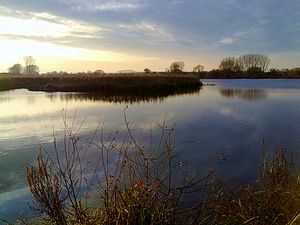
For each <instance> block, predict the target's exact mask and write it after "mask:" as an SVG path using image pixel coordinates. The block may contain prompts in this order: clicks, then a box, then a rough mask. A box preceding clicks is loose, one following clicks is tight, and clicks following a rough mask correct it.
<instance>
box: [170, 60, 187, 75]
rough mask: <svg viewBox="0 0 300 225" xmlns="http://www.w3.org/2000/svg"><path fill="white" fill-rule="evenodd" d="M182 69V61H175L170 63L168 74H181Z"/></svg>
mask: <svg viewBox="0 0 300 225" xmlns="http://www.w3.org/2000/svg"><path fill="white" fill-rule="evenodd" d="M183 69H184V62H183V61H176V62H172V63H171V65H170V72H171V73H182V72H183Z"/></svg>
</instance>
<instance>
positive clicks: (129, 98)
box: [47, 87, 201, 104]
mask: <svg viewBox="0 0 300 225" xmlns="http://www.w3.org/2000/svg"><path fill="white" fill-rule="evenodd" d="M200 90H201V88H200V87H196V88H186V89H184V90H180V91H176V92H169V91H160V92H156V93H147V94H145V93H142V94H140V95H139V94H136V95H132V94H130V95H129V94H123V95H120V94H116V95H111V94H99V93H95V92H93V93H60V94H59V95H56V94H51V95H47V97H48V98H50V99H51V100H54V101H55V100H56V99H57V98H59V99H60V100H61V101H70V100H75V101H79V102H86V101H91V102H97V101H103V102H109V103H126V104H132V103H148V102H152V103H161V102H163V101H164V99H166V98H167V97H170V96H178V95H182V94H186V95H195V94H198V93H199V91H200Z"/></svg>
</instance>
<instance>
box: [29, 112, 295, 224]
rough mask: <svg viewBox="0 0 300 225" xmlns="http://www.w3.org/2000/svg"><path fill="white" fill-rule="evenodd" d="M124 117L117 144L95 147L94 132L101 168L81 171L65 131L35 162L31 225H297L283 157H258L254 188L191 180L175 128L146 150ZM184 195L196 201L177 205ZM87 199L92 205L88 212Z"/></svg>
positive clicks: (291, 171)
mask: <svg viewBox="0 0 300 225" xmlns="http://www.w3.org/2000/svg"><path fill="white" fill-rule="evenodd" d="M124 115H125V121H126V127H127V136H126V138H125V139H124V141H123V142H122V143H120V142H118V141H117V138H116V137H117V134H116V135H112V136H110V138H109V139H105V140H104V136H103V135H102V133H101V134H100V136H99V138H100V139H99V140H98V139H97V134H96V133H97V132H95V134H94V135H93V137H92V138H91V140H89V141H88V143H89V145H88V146H90V145H93V146H96V153H97V154H96V155H93V159H94V160H95V162H98V163H96V164H92V163H91V162H90V161H89V163H90V164H89V166H91V165H94V167H95V169H94V170H90V168H89V169H88V168H87V167H86V162H85V157H86V154H87V151H88V148H86V145H81V144H80V141H79V140H80V139H79V138H78V137H77V136H76V133H73V131H72V129H73V128H69V127H68V126H67V125H66V130H65V135H64V137H65V138H64V145H63V148H62V149H61V148H60V147H59V146H58V143H56V141H54V155H52V156H49V155H48V157H46V158H45V156H43V155H42V154H39V156H38V158H37V165H35V166H28V170H27V179H28V183H29V187H30V191H31V193H32V196H33V199H34V201H35V207H36V209H37V210H39V211H40V212H41V213H42V214H43V215H44V216H45V217H44V219H41V220H40V221H38V222H35V223H36V224H49V225H50V224H57V225H58V224H59V225H69V224H91V225H92V224H99V225H102V224H103V225H104V224H105V225H110V224H133V225H134V224H136V225H138V224H149V225H150V224H220V225H221V224H226V225H227V224H228V225H229V224H232V225H234V224H251V225H271V224H272V225H295V224H300V184H299V181H298V173H297V171H296V168H295V165H294V164H293V159H292V156H289V157H288V156H287V153H286V152H285V150H284V149H281V150H280V151H279V153H278V155H273V156H272V157H268V156H266V155H265V154H263V158H262V162H261V164H260V165H259V166H258V172H259V179H258V180H257V181H256V182H254V183H253V184H250V185H248V186H241V187H237V188H229V187H228V186H227V185H225V184H224V183H223V182H222V181H221V180H220V179H218V177H217V176H216V175H215V174H214V173H212V172H208V173H205V172H203V171H202V173H199V174H197V175H193V176H191V175H189V174H188V171H186V170H185V168H184V164H183V163H182V162H180V161H176V159H175V155H174V154H175V149H176V146H177V145H175V144H174V141H173V138H172V134H173V129H174V128H173V127H167V126H166V125H165V124H163V125H162V126H161V127H162V133H161V136H160V139H159V140H158V141H154V140H153V139H151V141H150V142H151V144H150V145H149V146H143V145H141V144H139V142H138V140H136V139H135V137H134V136H133V135H132V132H131V129H130V127H129V123H128V122H127V119H126V114H124ZM154 143H157V145H154ZM116 156H117V159H118V160H117V162H116V163H115V164H114V166H113V168H112V167H111V166H110V161H111V158H116ZM87 169H88V171H90V172H91V171H94V172H93V173H92V175H91V176H86V174H87V171H86V170H87ZM99 173H102V174H103V177H102V178H101V176H100V175H99ZM87 187H90V189H89V188H87ZM88 190H89V191H88ZM92 190H93V193H91V192H90V191H92ZM187 193H189V194H190V193H194V196H195V198H194V200H195V202H196V203H195V204H192V205H189V206H186V205H183V204H182V203H183V201H182V200H183V198H184V196H185V194H187ZM197 196H201V197H199V198H198V199H197ZM90 199H93V200H94V201H95V200H96V202H97V204H96V205H93V206H91V205H89V204H87V202H88V201H89V200H90ZM28 224H33V223H28Z"/></svg>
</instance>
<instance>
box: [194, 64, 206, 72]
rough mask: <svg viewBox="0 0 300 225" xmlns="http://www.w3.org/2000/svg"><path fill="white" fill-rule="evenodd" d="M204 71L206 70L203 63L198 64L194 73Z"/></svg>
mask: <svg viewBox="0 0 300 225" xmlns="http://www.w3.org/2000/svg"><path fill="white" fill-rule="evenodd" d="M203 71H204V66H202V65H197V66H195V67H194V69H193V72H194V73H200V72H203Z"/></svg>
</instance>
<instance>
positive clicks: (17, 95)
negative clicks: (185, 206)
mask: <svg viewBox="0 0 300 225" xmlns="http://www.w3.org/2000/svg"><path fill="white" fill-rule="evenodd" d="M203 82H204V84H212V83H214V84H215V85H205V86H203V87H202V88H201V90H200V91H198V92H195V93H189V94H182V95H173V96H162V97H156V98H155V97H153V98H133V99H131V98H129V97H126V98H122V97H107V96H106V97H100V96H97V95H89V94H79V93H45V92H30V91H28V90H25V89H19V90H12V91H4V92H0V218H3V219H6V220H8V221H14V220H15V219H16V218H23V217H24V216H28V215H30V214H32V211H31V210H30V209H29V207H28V202H30V200H31V198H30V194H29V191H28V188H27V183H26V175H25V171H26V165H27V164H33V163H35V160H36V155H37V154H38V152H39V149H40V148H41V147H42V148H44V149H46V150H49V151H51V149H52V145H51V143H52V141H53V134H54V135H55V136H56V137H57V138H58V139H59V138H61V137H62V130H63V115H64V113H65V112H67V118H68V122H69V123H72V121H74V128H79V127H80V126H81V124H82V126H81V127H80V130H79V136H80V135H82V136H83V137H88V136H90V135H92V134H93V132H94V131H95V129H96V127H97V126H98V124H103V127H104V132H105V133H107V134H109V133H111V132H115V131H124V130H126V129H125V121H124V115H123V113H124V108H125V107H126V106H128V108H127V110H126V115H127V117H128V121H129V122H130V127H131V128H132V131H133V134H134V136H135V137H136V138H137V139H138V140H139V139H141V140H142V142H143V141H145V140H146V138H145V137H147V135H149V130H150V129H153V133H154V135H158V134H159V129H158V127H159V125H160V124H162V123H163V121H164V118H166V124H167V125H170V126H172V125H173V124H175V131H174V141H175V142H176V143H184V144H183V145H181V147H180V148H181V149H180V151H179V153H178V156H177V157H178V160H183V161H184V162H186V163H187V164H188V166H189V168H190V169H191V170H192V171H197V170H198V169H200V168H202V167H203V165H204V164H206V163H207V162H213V161H216V160H217V159H218V157H219V156H220V155H222V156H223V155H224V157H225V160H221V161H219V162H218V164H217V166H216V167H215V169H216V170H217V173H218V174H219V175H220V176H221V177H222V178H223V179H224V180H226V181H227V182H229V183H231V184H232V185H235V184H246V183H248V182H251V181H254V180H255V179H257V177H258V175H257V167H258V163H259V161H260V159H261V155H262V140H265V143H266V148H267V149H268V151H269V152H276V151H278V150H279V149H280V147H282V146H284V148H286V149H287V150H288V151H291V152H293V153H294V156H295V160H296V161H299V146H300V80H279V79H278V80H263V79H262V80H247V79H240V80H203ZM72 118H74V119H72ZM208 164H209V163H208ZM0 224H1V222H0Z"/></svg>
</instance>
